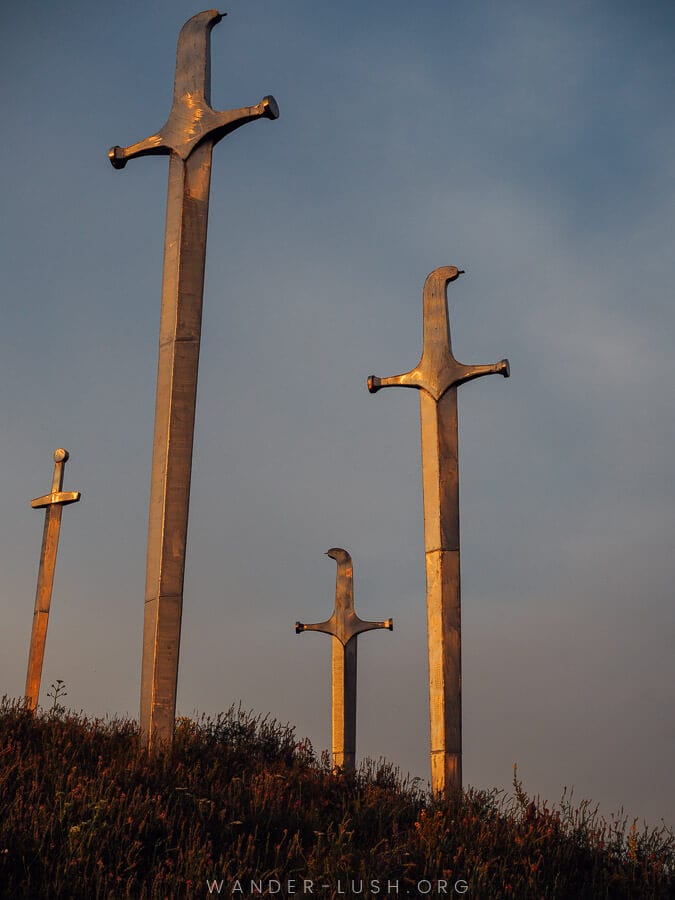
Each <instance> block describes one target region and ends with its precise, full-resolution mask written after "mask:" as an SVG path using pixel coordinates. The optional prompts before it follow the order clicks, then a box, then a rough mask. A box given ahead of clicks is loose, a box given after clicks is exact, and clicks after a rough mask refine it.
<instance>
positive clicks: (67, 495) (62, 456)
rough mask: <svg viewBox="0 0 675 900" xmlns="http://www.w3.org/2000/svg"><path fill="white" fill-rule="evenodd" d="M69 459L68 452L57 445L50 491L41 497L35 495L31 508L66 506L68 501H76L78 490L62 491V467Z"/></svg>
mask: <svg viewBox="0 0 675 900" xmlns="http://www.w3.org/2000/svg"><path fill="white" fill-rule="evenodd" d="M69 459H70V453H68V451H67V450H64V449H63V447H59V448H58V450H55V451H54V475H53V476H52V490H51V493H49V494H45V495H44V496H42V497H36V498H35V500H31V502H30V505H31V506H32V508H33V509H43V508H44V507H46V506H55V505H57V504H60V505H61V506H67V505H68V504H69V503H77V501H78V500H79V499H80V496H81V494H80V492H79V491H63V490H62V488H63V474H64V472H63V469H64V466H65V464H66V462H67V461H68V460H69Z"/></svg>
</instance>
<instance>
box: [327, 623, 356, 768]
mask: <svg viewBox="0 0 675 900" xmlns="http://www.w3.org/2000/svg"><path fill="white" fill-rule="evenodd" d="M357 640H358V638H357V637H353V638H352V639H351V640H350V641H348V643H347V646H346V647H345V646H343V644H342V643H341V641H339V640H338V639H337V638H336V637H334V638H333V664H332V682H331V687H332V741H331V742H332V750H333V768H337V767H338V766H339V767H340V768H342V769H344V770H345V771H346V772H353V771H354V768H355V765H356V649H357V647H356V642H357Z"/></svg>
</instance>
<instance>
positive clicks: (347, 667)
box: [295, 547, 394, 771]
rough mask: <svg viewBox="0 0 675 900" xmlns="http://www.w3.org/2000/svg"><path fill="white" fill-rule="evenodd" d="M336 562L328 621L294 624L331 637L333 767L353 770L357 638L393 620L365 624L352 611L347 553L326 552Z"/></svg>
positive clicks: (351, 576)
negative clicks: (332, 596)
mask: <svg viewBox="0 0 675 900" xmlns="http://www.w3.org/2000/svg"><path fill="white" fill-rule="evenodd" d="M326 556H330V557H332V559H334V560H335V561H336V562H337V577H336V582H335V609H334V611H333V615H332V616H331V617H330V619H326V621H325V622H319V623H318V624H316V625H305V624H303V623H302V622H296V623H295V630H296V633H297V634H300V633H301V632H303V631H321V632H323V633H324V634H330V635H332V636H333V641H332V644H333V665H332V704H331V709H332V751H333V766H334V767H335V768H341V769H344V770H345V771H353V769H354V766H355V763H356V648H357V644H356V641H357V637H358V635H359V634H361V633H362V632H364V631H372V630H373V629H375V628H388V629H389V631H391V630H392V629H393V627H394V620H393V619H386V620H385V621H384V622H366V621H364V620H363V619H360V618H359V617H358V616H357V615H356V612H355V611H354V573H353V569H352V558H351V556H350V555H349V553H347V551H346V550H343V549H341V548H340V547H333V549H332V550H329V551H328V552H327V553H326Z"/></svg>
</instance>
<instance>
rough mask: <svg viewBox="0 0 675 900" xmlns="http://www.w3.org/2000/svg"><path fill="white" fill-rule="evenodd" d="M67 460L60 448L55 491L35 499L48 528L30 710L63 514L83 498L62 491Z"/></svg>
mask: <svg viewBox="0 0 675 900" xmlns="http://www.w3.org/2000/svg"><path fill="white" fill-rule="evenodd" d="M67 459H68V451H67V450H63V449H62V448H59V449H58V450H57V451H56V452H55V453H54V476H53V478H52V490H51V493H49V494H45V496H44V497H37V498H36V499H35V500H32V501H31V506H32V507H33V509H44V510H45V527H44V531H43V533H42V552H41V553H40V568H39V570H38V583H37V590H36V592H35V610H34V612H33V628H32V631H31V636H30V652H29V654H28V674H27V675H26V706H27V707H28V709H30V710H35V709H36V708H37V705H38V699H39V696H40V681H41V679H42V663H43V661H44V658H45V643H46V641H47V625H48V624H49V608H50V606H51V602H52V587H53V585H54V568H55V567H56V553H57V550H58V549H59V532H60V531H61V514H62V512H63V507H64V506H67V505H68V504H69V503H77V501H78V500H79V499H80V493H79V491H62V490H61V488H62V487H63V469H64V466H65V464H66V460H67Z"/></svg>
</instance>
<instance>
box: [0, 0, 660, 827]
mask: <svg viewBox="0 0 675 900" xmlns="http://www.w3.org/2000/svg"><path fill="white" fill-rule="evenodd" d="M198 11H199V8H198V7H193V6H190V5H189V4H187V3H184V2H178V0H168V2H162V3H158V2H136V3H130V2H121V3H118V4H114V5H98V6H96V7H94V8H92V7H91V4H85V3H79V2H74V0H73V2H60V3H46V2H30V0H28V2H24V3H22V4H20V5H19V4H14V5H13V6H11V7H10V6H6V7H5V8H4V9H3V11H2V12H1V13H0V41H1V42H2V47H1V49H2V52H1V53H0V68H1V69H2V78H1V79H0V92H1V95H0V100H1V104H2V109H3V111H4V116H5V123H6V128H5V131H4V133H5V138H4V140H3V142H2V145H1V146H0V158H1V162H2V165H1V167H0V172H1V173H2V174H1V175H0V178H1V179H2V192H3V201H4V202H3V215H2V217H0V229H1V233H0V264H1V266H2V272H3V288H4V296H5V303H4V305H3V311H4V315H3V323H2V329H1V331H0V343H1V347H0V350H1V355H0V359H1V363H0V365H1V367H2V377H1V378H0V410H1V411H2V421H3V423H4V427H3V428H2V429H1V430H0V451H1V453H2V460H3V465H2V469H0V489H1V491H2V498H3V510H4V512H3V515H2V516H0V565H2V570H3V573H4V579H3V585H2V589H1V593H0V604H1V609H2V617H3V652H2V654H0V677H1V682H0V683H1V687H2V691H3V692H6V693H8V694H9V695H12V696H17V695H20V694H21V692H22V690H23V683H24V678H25V666H26V659H27V653H28V638H29V634H30V624H31V616H32V607H33V598H34V590H35V578H36V569H37V562H38V555H39V547H40V539H41V533H42V520H43V516H42V514H41V513H37V512H34V511H32V510H31V509H30V505H29V501H30V499H31V498H32V497H36V496H38V495H40V494H42V493H44V492H45V491H46V490H47V488H48V486H49V483H50V482H49V479H50V478H51V466H52V463H51V454H52V452H53V450H54V449H55V448H56V447H57V446H65V447H67V448H68V449H69V450H70V452H71V461H70V462H69V463H68V465H67V467H66V483H65V488H66V489H67V490H75V489H77V490H80V491H82V495H83V497H82V501H81V503H80V504H79V505H77V506H74V507H71V508H69V509H67V510H66V511H65V513H64V517H63V532H62V543H61V547H60V555H59V561H58V566H57V573H56V583H55V589H54V598H53V603H52V616H51V620H50V626H49V636H48V642H47V656H46V660H45V670H44V677H43V698H44V696H45V693H44V692H45V689H46V688H47V687H48V686H49V684H50V683H51V682H52V681H53V680H55V679H56V678H63V679H64V680H65V681H66V683H67V688H68V698H67V699H68V701H69V702H70V703H71V704H72V705H73V706H74V707H75V708H78V709H79V708H82V709H84V710H86V711H87V712H90V713H92V714H96V715H105V714H107V713H116V712H119V713H129V714H131V715H134V716H135V715H136V714H137V707H138V690H139V678H140V642H141V629H142V607H143V587H144V572H145V539H146V525H147V505H148V492H149V477H150V462H151V442H152V420H153V411H154V393H155V370H156V353H157V331H158V321H159V296H160V287H161V265H162V242H163V228H164V206H165V192H166V160H165V159H159V158H147V159H139V160H134V161H132V162H130V163H129V165H128V166H127V167H126V169H124V171H122V172H116V171H114V170H113V169H112V167H111V166H110V164H109V162H108V160H107V151H108V148H109V147H110V146H112V145H113V144H121V145H127V144H130V143H132V142H134V141H137V140H139V139H141V138H143V137H146V136H147V135H148V134H150V133H152V132H153V131H156V130H157V129H158V128H159V127H161V125H162V124H163V122H164V121H165V119H166V116H167V114H168V110H169V107H170V102H171V94H172V86H173V70H174V60H175V44H176V38H177V35H178V31H179V29H180V27H181V25H182V24H183V22H184V21H185V20H186V19H187V18H189V17H190V16H191V15H192V14H194V13H195V12H198ZM227 11H228V16H227V18H226V19H225V20H224V21H223V22H222V23H221V24H219V25H218V26H217V27H216V28H215V29H214V31H213V33H212V39H211V46H212V102H213V105H214V107H215V108H222V109H225V108H231V107H235V106H240V105H244V104H252V103H255V102H258V100H260V98H261V97H262V96H264V95H265V94H267V93H273V94H274V95H275V96H276V97H277V99H278V101H279V105H280V108H281V118H280V119H279V120H278V121H276V122H268V121H262V122H256V123H253V124H251V125H248V126H247V127H246V128H243V129H241V130H240V131H238V132H236V133H235V134H233V135H231V136H230V137H228V138H227V139H226V140H224V141H223V142H222V143H221V144H220V145H219V146H218V147H217V148H216V150H215V152H214V164H213V178H212V186H211V208H210V224H209V243H208V251H207V272H206V285H205V299H204V323H203V329H204V330H203V338H202V354H201V364H200V375H199V379H200V381H199V391H198V407H197V423H196V433H195V455H194V470H193V482H192V499H191V514H190V531H189V536H188V558H187V570H186V584H185V606H184V615H183V640H182V648H181V669H180V678H179V709H180V711H181V712H182V713H184V714H192V713H193V712H194V711H195V710H198V711H203V712H207V713H212V712H215V711H217V710H219V709H222V708H226V707H228V706H229V705H230V704H231V703H232V702H239V701H241V702H242V703H243V705H244V706H246V707H249V708H254V709H256V710H258V711H260V712H262V713H266V712H270V713H271V714H273V715H274V716H276V717H278V718H280V719H282V720H283V721H290V722H292V723H294V724H295V725H296V726H297V730H298V733H299V735H301V736H304V735H307V736H309V737H310V739H311V740H312V742H313V743H314V745H315V747H316V748H318V749H321V748H323V747H327V746H328V745H329V740H330V715H329V706H328V704H329V700H330V692H329V678H330V648H329V646H328V641H327V640H325V639H323V638H321V637H317V636H315V635H310V636H307V635H303V636H301V637H299V636H296V635H295V633H294V630H293V623H294V622H295V620H296V619H301V620H303V621H319V620H320V619H322V618H325V617H326V616H327V615H328V614H329V613H330V610H331V609H332V605H333V591H334V577H335V571H334V570H335V566H334V563H333V561H332V560H329V559H326V558H325V557H324V556H323V553H324V552H325V551H326V550H327V549H329V548H330V547H332V546H343V547H345V548H347V549H348V550H350V552H351V553H352V556H353V558H354V572H355V596H356V607H357V610H358V612H359V613H360V614H361V616H362V617H364V618H370V619H380V618H385V617H387V616H390V615H391V616H393V617H394V620H395V630H394V632H393V633H391V634H389V633H382V634H379V633H378V634H376V635H370V634H368V635H365V636H364V637H363V638H362V639H361V641H360V644H361V649H360V652H359V724H358V747H357V749H358V753H359V756H364V755H370V756H374V757H378V756H381V755H382V756H386V757H387V758H389V759H390V760H392V761H393V762H394V763H397V764H399V765H400V766H401V767H402V768H403V769H404V770H409V771H411V772H412V773H413V774H414V775H419V776H421V777H422V778H424V779H426V778H427V777H428V758H427V754H428V722H427V717H428V707H427V690H426V621H425V603H424V597H425V586H424V557H423V533H422V496H421V478H420V468H419V466H420V451H419V421H418V403H417V398H416V397H415V395H414V394H413V393H412V392H410V393H408V392H400V391H387V392H383V393H382V394H378V395H377V396H375V397H373V396H370V395H369V394H368V392H367V390H366V378H367V376H368V375H369V374H371V373H373V372H374V373H377V374H380V375H387V374H394V373H396V372H402V371H406V370H408V369H409V368H411V367H412V366H413V365H414V364H415V363H416V362H417V359H418V358H419V353H420V349H421V290H422V284H423V282H424V278H425V276H426V275H427V273H428V272H429V271H431V269H433V268H436V267H437V266H440V265H448V264H454V265H458V266H460V267H461V268H464V269H466V271H467V274H466V275H465V276H463V278H462V279H461V280H460V281H458V282H456V283H455V284H453V285H451V286H450V289H449V298H450V317H451V319H450V320H451V328H452V334H453V348H454V351H455V353H456V355H457V357H458V358H459V359H460V360H462V361H463V362H477V363H482V362H492V361H495V360H498V359H501V358H502V357H504V356H508V357H509V359H510V360H511V367H512V377H511V379H510V380H509V381H503V380H502V379H484V380H481V381H477V382H475V383H471V384H468V385H466V386H464V387H462V388H461V389H460V401H459V403H460V413H459V414H460V466H461V516H462V519H461V525H462V579H463V591H462V594H463V597H462V599H463V659H464V770H465V779H466V781H467V782H469V783H471V784H474V785H477V786H480V787H489V786H492V785H500V786H502V785H508V784H509V783H510V780H511V774H512V766H513V763H514V762H517V763H518V765H519V770H520V773H521V775H522V777H523V779H524V782H525V786H526V788H528V789H529V790H531V791H532V792H534V793H539V794H541V795H542V796H545V797H546V798H548V799H549V800H555V799H556V798H557V797H559V795H560V793H561V790H562V788H563V786H564V785H567V786H570V785H574V789H575V794H576V796H578V797H582V796H585V797H591V798H592V799H593V800H595V801H596V802H599V803H600V804H601V808H602V809H603V810H605V811H606V812H612V811H615V810H617V809H618V808H619V807H620V806H622V805H623V806H624V808H625V809H626V811H627V812H629V813H630V814H631V815H636V816H641V817H646V818H647V819H648V820H649V821H652V822H658V820H659V819H660V818H661V817H663V818H664V819H665V820H666V821H667V822H669V823H670V824H671V825H672V824H673V823H674V822H675V806H673V797H675V790H674V788H675V782H674V781H673V771H672V764H671V763H672V754H673V745H674V744H675V723H674V720H673V713H672V710H673V700H674V696H673V694H674V688H673V685H674V684H675V656H674V654H673V650H672V648H673V642H674V640H675V612H674V604H673V585H674V584H675V554H674V553H673V549H672V548H673V546H675V462H674V458H675V457H674V455H673V447H674V446H675V400H674V399H673V398H674V394H673V390H672V387H671V386H672V384H673V383H674V382H675V352H674V351H673V335H674V334H675V311H674V310H673V302H672V298H673V287H672V286H673V283H674V280H675V260H674V254H673V234H674V233H675V189H674V181H673V177H674V174H675V166H674V162H673V160H674V158H675V157H674V155H673V144H674V142H675V113H674V108H673V102H672V90H673V82H674V74H675V73H674V69H675V62H674V60H675V55H674V54H673V42H674V40H675V9H673V7H672V6H671V5H670V4H666V3H656V2H648V3H645V4H642V5H641V6H640V8H639V9H638V8H637V7H636V6H635V5H634V4H630V3H616V2H612V3H609V2H598V3H595V4H593V5H592V6H591V5H590V4H583V3H574V2H573V3H570V4H565V5H561V4H553V3H549V2H543V3H524V2H520V3H519V2H515V3H512V4H499V3H490V2H486V0H478V2H471V3H469V2H465V0H462V2H456V3H450V2H440V0H429V2H422V3H419V4H416V5H415V6H410V5H409V4H403V3H400V2H389V3H382V2H375V0H370V2H368V3H355V2H345V3H342V4H339V5H328V4H317V3H315V2H309V0H290V2H288V3H287V4H281V3H278V2H274V3H273V2H269V0H268V2H263V0H258V2H247V3H244V2H233V3H232V5H231V6H229V7H227Z"/></svg>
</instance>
